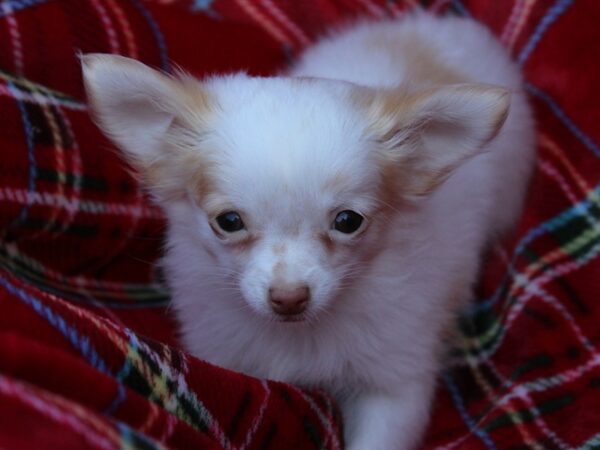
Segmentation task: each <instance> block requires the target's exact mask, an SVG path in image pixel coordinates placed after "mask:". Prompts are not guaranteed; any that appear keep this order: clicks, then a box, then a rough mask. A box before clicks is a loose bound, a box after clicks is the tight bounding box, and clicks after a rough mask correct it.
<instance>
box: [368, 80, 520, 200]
mask: <svg viewBox="0 0 600 450" xmlns="http://www.w3.org/2000/svg"><path fill="white" fill-rule="evenodd" d="M509 105H510V94H509V92H508V91H507V90H505V89H503V88H500V87H496V86H488V85H481V84H463V85H452V86H446V87H440V88H435V89H430V90H427V91H423V92H420V93H417V94H415V93H411V94H409V93H406V91H404V90H401V89H396V90H393V91H386V92H382V91H379V92H376V93H375V94H374V95H373V97H372V101H371V102H370V115H371V117H372V129H373V131H374V136H375V139H376V140H377V142H378V147H379V151H380V152H381V154H382V155H383V157H384V160H385V161H386V163H387V164H401V165H403V166H404V167H403V173H404V174H406V176H405V185H404V193H405V194H406V195H408V196H412V197H420V196H424V195H427V194H429V193H430V192H432V191H433V190H434V189H435V188H436V187H437V186H439V185H440V184H441V183H442V182H443V181H444V180H445V179H446V178H447V177H448V176H449V175H450V174H451V173H452V171H453V170H454V169H455V168H456V167H458V166H459V165H460V164H462V163H463V162H465V161H466V160H468V159H469V158H470V157H472V156H474V155H475V154H477V153H478V152H479V151H480V150H481V149H482V147H483V146H484V145H485V144H486V143H487V142H488V141H490V140H491V139H493V138H494V136H496V134H497V133H498V132H499V130H500V129H501V127H502V125H503V123H504V121H505V119H506V117H507V115H508V110H509Z"/></svg>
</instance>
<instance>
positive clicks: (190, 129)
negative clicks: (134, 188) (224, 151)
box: [81, 54, 209, 196]
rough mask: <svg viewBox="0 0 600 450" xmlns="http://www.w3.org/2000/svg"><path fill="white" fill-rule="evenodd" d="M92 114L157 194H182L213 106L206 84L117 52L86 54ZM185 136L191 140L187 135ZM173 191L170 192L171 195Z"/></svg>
mask: <svg viewBox="0 0 600 450" xmlns="http://www.w3.org/2000/svg"><path fill="white" fill-rule="evenodd" d="M81 62H82V70H83V79H84V83H85V89H86V92H87V96H88V100H89V107H90V112H91V113H92V116H93V117H94V119H95V121H96V123H97V124H98V126H99V127H100V129H101V130H102V131H103V132H104V133H105V134H106V135H107V136H108V137H109V138H110V139H111V140H112V141H113V142H114V143H115V144H116V145H117V146H118V147H119V149H120V150H121V151H122V153H123V155H124V156H125V158H126V159H127V161H128V162H129V163H130V164H131V166H132V167H133V168H134V169H135V171H136V173H137V174H138V175H139V176H141V177H142V179H143V181H144V182H145V184H147V185H148V187H149V188H150V190H151V191H152V192H153V193H154V194H160V195H159V196H164V195H166V194H167V193H169V192H170V194H173V193H174V192H176V191H177V193H179V194H180V193H181V191H182V188H184V184H185V183H184V181H185V178H186V176H187V175H184V174H183V171H185V170H186V169H185V168H186V167H188V169H187V171H188V172H191V170H192V166H193V164H190V163H193V162H194V161H192V158H194V159H196V160H197V159H199V158H200V155H199V154H198V153H199V152H198V151H195V150H197V149H193V148H191V147H192V145H187V144H189V143H187V142H184V143H181V140H182V139H184V138H189V139H187V140H189V141H190V142H193V143H196V142H197V141H200V139H196V137H197V136H199V135H201V134H202V128H203V125H204V123H205V119H206V115H207V114H208V110H209V106H208V103H209V102H208V99H207V95H206V93H205V92H204V90H203V86H202V84H201V83H200V82H198V81H197V80H194V79H192V78H191V77H189V76H186V75H184V74H181V75H179V76H178V77H177V78H173V77H170V76H167V75H165V74H162V73H160V72H158V71H156V70H154V69H151V68H150V67H148V66H146V65H144V64H142V63H140V62H138V61H135V60H133V59H129V58H125V57H123V56H117V55H103V54H88V55H84V56H82V57H81ZM184 140H185V139H184ZM170 194H169V195H170Z"/></svg>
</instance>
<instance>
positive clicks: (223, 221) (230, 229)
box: [217, 211, 245, 233]
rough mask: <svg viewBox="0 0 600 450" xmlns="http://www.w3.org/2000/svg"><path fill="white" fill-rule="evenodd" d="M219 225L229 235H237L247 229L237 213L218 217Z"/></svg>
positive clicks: (230, 212) (231, 212)
mask: <svg viewBox="0 0 600 450" xmlns="http://www.w3.org/2000/svg"><path fill="white" fill-rule="evenodd" d="M217 224H218V225H219V227H220V228H221V230H223V231H225V232H227V233H235V232H236V231H240V230H243V229H244V228H245V225H244V222H243V221H242V218H241V217H240V215H239V214H238V213H236V212H235V211H228V212H226V213H223V214H221V215H220V216H218V217H217Z"/></svg>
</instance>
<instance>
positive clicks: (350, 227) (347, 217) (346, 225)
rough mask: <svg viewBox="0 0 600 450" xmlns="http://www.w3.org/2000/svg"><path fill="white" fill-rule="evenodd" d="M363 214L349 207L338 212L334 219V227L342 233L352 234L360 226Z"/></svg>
mask: <svg viewBox="0 0 600 450" xmlns="http://www.w3.org/2000/svg"><path fill="white" fill-rule="evenodd" d="M363 220H364V218H363V216H361V215H360V214H359V213H357V212H354V211H351V210H349V209H347V210H345V211H342V212H340V213H338V215H337V216H335V220H334V221H333V228H334V229H335V230H337V231H339V232H340V233H345V234H352V233H354V232H355V231H356V230H358V229H359V228H360V226H361V225H362V223H363Z"/></svg>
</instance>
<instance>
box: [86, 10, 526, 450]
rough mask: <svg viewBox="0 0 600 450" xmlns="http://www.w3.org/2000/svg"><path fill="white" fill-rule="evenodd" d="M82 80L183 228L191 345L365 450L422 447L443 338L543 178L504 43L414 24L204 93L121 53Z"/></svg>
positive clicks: (443, 24) (173, 277) (92, 65)
mask: <svg viewBox="0 0 600 450" xmlns="http://www.w3.org/2000/svg"><path fill="white" fill-rule="evenodd" d="M83 70H84V76H85V84H86V88H87V92H88V95H89V99H90V102H91V103H90V104H91V107H92V111H93V112H94V114H95V116H96V118H97V120H98V123H99V125H100V126H101V128H102V129H103V130H104V131H105V132H106V134H107V135H108V136H109V137H110V138H111V139H112V140H113V141H114V142H115V143H116V145H117V146H118V147H119V148H120V149H121V150H122V151H123V153H124V155H125V157H126V158H127V159H128V161H129V162H130V164H131V165H132V166H133V167H134V168H135V169H136V170H137V171H138V173H139V174H140V176H141V178H142V180H143V182H144V183H145V184H146V186H147V187H148V188H149V190H150V192H151V193H152V194H153V196H154V198H155V199H156V201H157V202H158V203H159V204H160V205H161V206H162V207H163V208H164V211H165V212H166V215H167V217H168V220H169V230H168V235H167V252H166V256H165V266H166V269H167V274H168V279H169V283H170V286H171V289H172V294H173V304H174V307H175V310H176V312H177V314H178V318H179V321H180V323H181V331H182V339H183V343H184V344H185V347H186V348H187V349H188V350H189V351H190V352H191V353H192V354H194V355H196V356H198V357H200V358H203V359H206V360H208V361H211V362H213V363H215V364H218V365H221V366H224V367H228V368H230V369H234V370H238V371H240V372H244V373H247V374H250V375H254V376H257V377H263V378H270V379H275V380H283V381H287V382H291V383H297V384H299V385H303V386H315V387H322V388H325V389H327V390H329V391H330V392H331V393H332V394H334V395H335V396H336V397H337V398H338V399H339V401H340V405H341V406H342V411H343V414H344V417H345V429H346V443H347V445H348V447H349V448H351V449H364V450H376V449H382V450H389V449H408V448H413V447H414V446H415V445H416V444H417V443H418V442H419V439H420V437H421V434H422V431H423V429H424V427H425V426H426V424H427V420H428V413H429V408H430V403H431V398H432V393H433V390H434V385H435V378H436V373H437V371H438V366H439V363H440V360H441V355H442V354H443V349H444V337H445V336H446V335H447V334H448V332H449V330H450V329H451V328H452V326H453V323H454V317H455V314H456V312H457V310H458V309H459V308H460V307H461V305H463V304H464V301H466V300H468V299H469V297H470V296H471V289H472V286H473V283H474V281H475V280H476V277H477V273H478V267H479V262H480V261H479V260H480V256H481V254H482V251H483V249H484V248H485V246H486V244H488V243H489V242H490V241H491V240H492V239H494V238H496V236H498V234H499V233H500V232H502V231H504V230H505V229H507V227H509V226H510V225H512V224H513V223H514V222H515V220H516V219H517V217H518V215H519V211H520V209H521V204H522V198H523V195H524V191H525V188H526V184H527V179H528V176H529V174H530V171H531V167H532V162H533V157H534V130H533V122H532V117H531V112H530V109H529V107H528V105H527V101H526V98H525V95H524V93H523V90H522V81H521V76H520V74H519V71H518V69H517V67H516V66H515V65H514V64H513V63H512V62H511V61H510V60H509V57H508V56H507V53H506V52H505V50H504V49H503V48H502V47H501V46H500V44H498V43H497V42H496V41H495V40H494V38H493V37H492V35H491V34H490V33H489V32H488V31H487V30H486V29H484V28H483V27H482V26H480V25H477V24H476V23H474V22H471V21H468V20H464V19H458V18H446V19H437V18H433V17H430V16H427V15H417V16H414V17H409V18H406V19H404V20H402V21H394V22H385V23H364V24H360V25H358V26H354V27H352V28H350V29H348V30H346V31H345V32H341V33H338V34H334V35H332V36H331V37H329V38H327V39H325V40H323V41H321V42H319V43H318V44H316V45H315V46H314V47H312V48H310V49H308V51H307V52H306V53H305V54H304V55H303V56H302V58H301V59H300V61H299V63H298V65H297V66H296V68H295V69H294V70H292V71H291V72H290V73H289V77H274V78H253V77H249V76H247V75H245V74H235V75H228V76H216V77H212V78H209V79H207V80H204V81H197V80H194V79H192V78H191V77H189V76H186V75H182V74H180V75H178V76H176V77H169V76H166V75H163V74H161V73H159V72H156V71H154V70H152V69H150V68H148V67H146V66H144V65H142V64H141V63H139V62H136V61H132V60H129V59H126V58H123V57H119V56H109V55H86V56H84V57H83ZM509 106H510V107H509Z"/></svg>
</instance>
